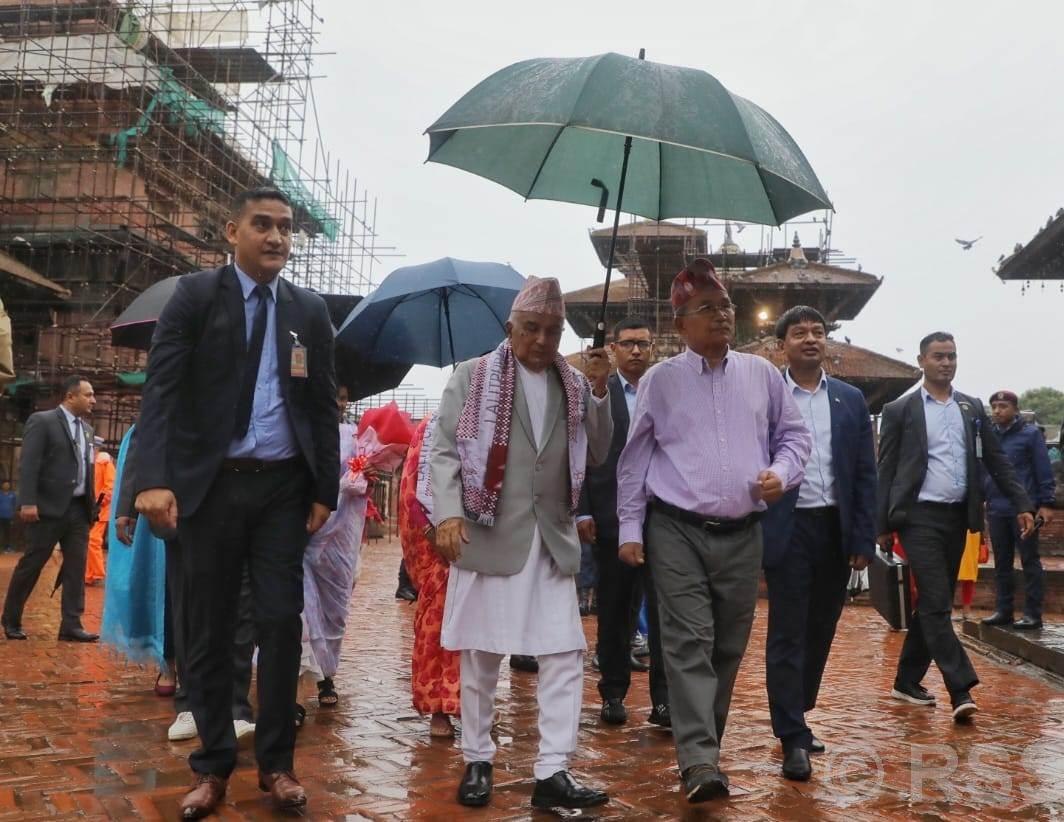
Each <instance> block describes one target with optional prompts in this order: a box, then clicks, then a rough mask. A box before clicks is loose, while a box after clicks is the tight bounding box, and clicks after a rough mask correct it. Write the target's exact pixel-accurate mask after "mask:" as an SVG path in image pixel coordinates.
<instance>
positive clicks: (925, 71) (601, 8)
mask: <svg viewBox="0 0 1064 822" xmlns="http://www.w3.org/2000/svg"><path fill="white" fill-rule="evenodd" d="M317 8H318V11H319V12H320V13H321V14H322V16H323V17H324V20H325V23H324V27H323V39H322V44H321V47H322V50H323V51H331V52H335V54H334V55H331V56H325V57H322V58H321V59H320V62H319V66H320V68H321V70H322V71H323V72H324V73H325V74H327V75H328V76H327V77H326V79H324V80H319V81H317V83H316V85H315V89H316V97H317V104H318V111H319V114H320V118H321V125H322V129H323V131H324V136H325V141H326V145H327V146H329V147H330V148H331V149H332V150H333V151H338V152H339V154H340V157H341V159H342V160H343V161H344V162H345V163H346V165H347V166H348V167H349V168H350V169H351V170H352V172H353V174H355V175H357V177H358V178H359V182H360V184H362V185H364V186H366V187H368V189H369V190H370V191H371V192H372V193H373V194H374V195H376V197H377V198H378V202H379V211H378V224H377V225H378V229H379V231H380V232H381V234H382V235H383V239H384V241H385V242H386V243H387V244H394V245H395V246H397V247H398V250H399V251H400V252H401V253H402V254H403V255H404V257H403V259H386V260H384V261H383V263H382V265H380V266H379V267H378V268H377V271H376V277H377V279H378V280H379V279H380V278H381V277H382V276H383V275H384V274H386V273H387V272H388V271H390V270H392V269H393V268H395V267H398V266H400V265H407V264H413V263H417V262H424V261H428V260H433V259H436V258H438V257H443V256H451V257H460V258H465V259H474V260H496V261H502V262H509V263H510V264H512V265H513V266H514V267H515V268H516V269H517V270H518V271H520V272H521V273H522V274H526V275H528V274H536V275H539V276H556V277H558V278H559V279H560V280H561V282H562V287H563V289H564V290H571V289H574V288H579V287H581V286H585V285H591V284H593V283H595V282H600V281H601V280H602V279H603V275H604V271H603V269H602V267H601V266H600V265H599V263H598V260H597V258H596V256H595V253H594V251H593V249H592V247H591V243H590V242H589V240H588V229H590V228H593V227H596V226H595V224H594V216H595V215H594V212H593V210H592V209H589V208H587V207H583V206H574V205H568V204H562V203H552V202H543V201H529V202H527V203H526V202H524V201H523V200H522V199H521V198H520V197H519V196H517V195H516V194H514V193H512V192H511V191H509V190H507V189H504V188H503V187H501V186H499V185H497V184H495V183H492V182H489V181H486V180H483V179H480V178H477V177H474V176H473V175H471V174H468V173H466V172H462V171H459V170H457V169H454V168H451V167H448V166H442V165H437V164H425V163H424V159H425V156H426V154H427V149H428V138H427V137H425V136H423V134H422V132H423V131H424V129H425V128H426V127H427V126H428V125H430V124H431V123H432V122H433V121H434V120H435V119H436V118H437V117H439V116H440V115H441V114H442V113H443V112H444V111H445V110H446V109H447V108H448V107H449V106H450V105H451V104H453V103H454V102H455V101H456V100H457V99H458V98H459V97H460V96H461V95H462V94H464V93H465V92H466V91H468V90H469V89H470V88H471V87H472V86H474V85H475V84H476V83H477V82H479V81H480V80H482V79H483V78H484V77H486V76H488V75H489V74H491V73H492V72H494V71H496V70H497V69H499V68H502V67H503V66H506V65H509V64H511V63H514V62H517V61H519V60H523V59H527V58H531V57H571V56H585V55H591V54H599V53H602V52H606V51H617V52H622V53H626V54H631V55H635V54H636V53H637V52H638V50H639V49H640V48H641V47H642V48H646V50H647V58H648V59H652V60H654V61H657V62H663V63H673V64H677V65H685V66H691V67H696V68H700V69H704V70H706V71H708V72H709V73H711V74H713V75H714V76H715V77H716V78H717V79H719V80H720V81H721V82H722V83H724V85H725V86H726V87H727V88H728V89H729V90H731V91H732V92H734V93H737V94H739V95H742V96H744V97H747V98H749V99H751V100H753V101H754V102H756V103H758V104H759V105H761V106H762V107H763V108H765V109H766V110H768V111H769V112H770V113H771V114H773V115H774V116H775V117H776V118H777V119H778V120H779V121H780V122H781V123H782V124H783V126H784V127H785V128H786V129H787V130H788V131H789V132H790V133H791V135H792V136H793V137H794V138H795V140H796V141H797V142H798V144H799V145H800V146H801V147H802V149H803V150H804V151H805V153H806V156H807V157H808V158H809V161H810V163H811V164H812V166H813V168H814V169H815V171H816V172H817V175H818V176H819V178H820V181H821V182H822V183H823V185H824V187H825V188H826V190H827V191H828V194H829V196H830V197H831V199H832V201H833V202H834V204H835V208H836V217H835V233H834V241H833V243H832V245H833V246H834V247H835V248H838V249H841V250H843V251H844V252H846V254H847V255H849V256H852V257H855V258H856V259H857V261H858V262H859V263H860V264H861V265H862V266H863V269H864V270H865V271H867V272H871V273H873V274H876V275H878V276H882V277H883V278H884V280H883V284H882V286H881V287H880V289H879V291H878V292H877V293H876V295H875V296H874V297H873V298H872V300H871V301H870V302H869V303H868V306H867V307H866V308H865V310H864V311H863V312H862V313H861V315H860V317H859V318H858V319H857V320H855V321H853V322H850V323H845V324H844V325H843V328H842V329H841V330H840V331H839V332H838V333H837V334H836V335H835V336H836V337H839V338H841V337H842V335H843V334H845V335H847V336H849V337H850V338H851V340H852V341H853V342H854V343H855V344H857V345H861V346H865V347H867V348H871V349H873V350H876V351H879V352H881V353H884V354H888V355H890V356H895V357H898V358H899V359H903V360H907V361H915V357H916V353H917V342H918V340H919V339H920V337H921V336H923V334H925V333H927V332H928V331H931V330H937V329H943V330H949V331H952V332H953V333H954V334H955V335H956V337H957V342H958V347H959V358H960V367H959V371H958V376H957V387H958V388H959V389H961V390H964V391H967V392H970V393H975V394H978V395H980V396H982V397H984V398H986V397H987V395H988V394H989V393H990V392H992V391H993V390H996V389H997V388H1002V387H1008V388H1011V389H1014V390H1016V391H1022V390H1024V389H1027V388H1032V387H1035V386H1039V385H1046V384H1048V385H1055V386H1057V387H1062V388H1064V380H1061V379H1059V375H1058V373H1057V372H1058V367H1059V359H1060V353H1059V352H1060V349H1061V346H1060V339H1061V320H1060V314H1061V308H1062V307H1064V293H1062V292H1061V289H1060V284H1059V283H1052V284H1047V285H1046V287H1045V289H1044V290H1043V289H1042V288H1041V286H1040V284H1035V285H1034V286H1033V288H1032V290H1031V291H1029V292H1028V294H1026V295H1021V293H1020V284H1009V285H1004V284H1002V283H1001V282H1000V281H999V280H998V279H997V278H996V277H995V276H994V275H993V273H992V272H991V267H992V266H993V265H994V264H995V262H996V261H997V258H998V256H999V255H1001V254H1002V253H1008V252H1010V251H1011V249H1012V247H1013V245H1015V244H1016V243H1017V242H1022V243H1026V242H1027V241H1028V240H1029V239H1030V238H1031V237H1032V236H1033V235H1034V233H1035V232H1036V230H1037V229H1038V228H1039V227H1040V226H1042V225H1044V224H1045V222H1046V219H1047V217H1048V216H1049V215H1050V214H1052V213H1053V212H1055V211H1056V210H1057V208H1059V207H1061V206H1064V150H1062V149H1061V135H1064V95H1062V94H1061V89H1060V84H1061V78H1062V77H1064V71H1062V69H1064V51H1062V49H1061V47H1060V32H1061V31H1062V30H1064V4H1060V3H1059V2H1051V1H1050V0H1043V1H1040V2H1022V3H1016V4H1012V5H1010V6H1009V8H1008V10H1007V11H1006V10H1005V7H1004V6H1002V5H1001V4H996V3H993V4H992V3H986V4H982V3H979V4H977V3H971V2H942V1H940V2H927V1H926V0H924V2H919V3H917V2H892V3H873V2H857V0H846V1H844V0H815V2H802V1H801V0H791V1H790V2H788V3H778V2H768V1H767V0H761V1H760V2H759V1H758V0H747V1H746V2H743V3H731V4H721V3H706V2H697V3H693V2H692V3H688V2H670V3H659V4H654V3H645V2H627V0H620V1H619V2H611V3H583V2H571V1H570V2H557V1H556V0H541V1H540V2H537V3H528V4H513V3H499V2H492V3H486V2H463V0H458V2H452V3H439V2H421V1H420V0H401V2H392V3H386V2H350V0H318V3H317ZM804 231H805V232H808V233H807V234H805V235H804V236H803V241H804V243H805V244H806V245H812V244H815V240H816V232H815V230H814V228H813V227H811V226H806V227H805V229H804ZM758 233H759V232H758V229H757V228H756V227H752V228H751V229H747V231H746V232H745V233H744V234H743V235H740V236H739V237H738V239H739V240H740V242H741V243H742V242H743V241H746V238H747V237H749V235H750V234H753V235H754V237H753V238H751V240H750V241H749V242H747V243H746V244H747V245H754V246H756V244H757V238H758ZM980 234H982V235H984V237H983V239H982V240H981V241H980V242H979V243H978V244H977V245H976V246H975V247H974V248H973V249H972V250H971V251H963V250H961V248H960V247H959V246H958V245H957V244H956V243H955V242H954V238H956V237H962V238H974V237H976V236H978V235H980ZM709 239H710V242H711V243H712V244H714V245H716V244H718V243H719V242H720V239H721V237H720V231H719V230H715V231H711V234H710V238H709ZM574 345H575V336H574V335H572V334H570V335H569V338H568V339H567V340H566V344H565V345H563V347H568V348H569V349H570V350H571V348H572V347H573V346H574ZM898 349H902V350H901V351H900V352H899V351H898ZM446 373H449V369H448V370H447V372H438V371H436V370H435V369H423V368H418V369H416V370H415V372H413V376H414V379H415V381H416V382H418V383H420V384H422V385H424V386H425V387H426V390H427V391H428V393H430V394H438V392H439V390H440V389H441V387H442V385H443V382H444V380H445V377H446Z"/></svg>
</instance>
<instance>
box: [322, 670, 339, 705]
mask: <svg viewBox="0 0 1064 822" xmlns="http://www.w3.org/2000/svg"><path fill="white" fill-rule="evenodd" d="M339 701H340V695H339V694H338V693H336V688H335V687H334V686H333V681H332V677H331V676H327V677H325V679H323V680H321V682H319V683H318V704H319V705H321V707H323V708H333V707H335V706H336V704H337V703H338V702H339Z"/></svg>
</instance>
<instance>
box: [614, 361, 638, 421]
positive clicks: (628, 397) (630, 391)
mask: <svg viewBox="0 0 1064 822" xmlns="http://www.w3.org/2000/svg"><path fill="white" fill-rule="evenodd" d="M617 379H619V380H620V381H621V390H622V391H624V404H625V405H627V406H628V424H629V425H631V424H632V417H634V416H635V397H636V393H637V391H636V387H635V386H634V385H632V384H631V383H630V382H628V380H626V379H625V378H624V374H622V373H621V372H620V371H618V372H617Z"/></svg>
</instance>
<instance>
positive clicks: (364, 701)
mask: <svg viewBox="0 0 1064 822" xmlns="http://www.w3.org/2000/svg"><path fill="white" fill-rule="evenodd" d="M398 563H399V549H398V545H396V544H394V543H386V542H379V543H375V544H372V545H370V546H368V547H367V548H366V549H365V555H364V562H363V572H362V579H361V580H360V581H359V584H358V588H357V589H356V592H355V601H354V604H353V607H352V616H351V627H350V631H349V634H348V637H347V640H346V643H345V647H344V655H343V663H342V666H341V672H340V675H339V677H338V679H337V687H338V690H339V691H340V696H341V703H340V706H339V707H338V708H335V709H332V710H320V709H318V708H317V706H316V700H315V699H314V698H313V694H312V692H313V685H309V684H308V686H307V689H306V699H305V702H306V704H307V705H308V707H309V717H308V721H307V725H306V727H305V728H304V729H303V730H302V731H301V733H300V738H299V747H298V749H297V753H296V768H297V771H298V773H299V775H300V777H301V779H302V781H303V784H304V785H305V786H306V788H307V791H308V794H309V796H310V805H309V808H308V812H307V814H306V816H307V817H308V818H311V819H352V820H357V819H389V820H390V819H456V818H470V819H484V820H488V819H493V820H494V819H523V818H529V817H530V816H531V815H532V814H531V811H530V808H529V798H530V795H531V791H532V776H531V770H532V761H533V759H534V758H535V748H536V704H535V690H534V687H535V675H530V674H522V673H513V674H511V673H510V671H509V669H508V667H507V666H506V665H505V664H504V665H503V677H502V680H501V682H500V688H499V708H500V711H501V724H500V727H499V754H498V758H497V760H496V792H495V796H494V799H493V802H492V806H491V808H490V809H485V810H476V811H474V810H466V809H463V808H461V807H460V806H458V805H457V804H456V803H455V801H454V793H455V787H456V783H457V780H458V778H459V776H460V774H461V772H462V762H461V753H460V751H459V750H458V749H457V747H456V746H455V744H454V743H453V742H452V741H438V740H430V739H429V736H428V721H427V719H424V718H421V717H419V716H417V715H416V714H415V712H414V711H413V710H412V708H411V707H410V699H409V659H408V656H407V654H408V652H409V648H410V643H411V631H412V628H411V626H412V620H413V607H412V606H411V605H410V604H408V603H404V602H398V601H396V600H395V599H394V598H393V593H394V590H395V579H396V569H397V567H398ZM13 565H14V557H11V556H4V557H0V587H2V588H3V589H4V590H6V587H7V581H8V579H9V578H10V574H11V569H12V567H13ZM52 573H54V571H53V570H46V571H45V577H44V579H45V581H46V582H47V581H49V580H50V578H51V577H50V575H51V574H52ZM46 587H47V586H46V585H45V584H44V583H42V584H41V585H40V586H39V588H38V590H37V591H36V592H35V594H34V596H33V598H32V599H31V601H30V605H29V608H28V609H27V613H26V617H25V620H24V628H25V629H26V631H27V632H28V633H29V634H30V640H29V641H28V642H19V643H15V642H6V643H2V644H0V821H2V820H15V819H17V820H29V819H39V818H59V819H104V818H112V819H136V818H142V819H176V818H177V803H178V800H179V798H180V797H181V795H182V794H183V792H184V790H185V786H186V783H187V780H188V771H187V767H186V764H185V757H186V756H187V755H188V753H189V752H190V751H191V750H192V748H193V747H194V745H195V743H194V742H184V743H169V742H167V741H166V728H167V726H168V724H169V723H170V721H171V720H172V718H173V713H172V709H171V705H170V702H169V700H166V699H160V698H158V697H156V696H154V695H153V693H152V685H153V683H154V679H155V674H154V672H153V671H150V670H146V669H143V668H139V667H136V666H133V665H129V664H126V663H124V662H122V661H121V660H118V659H116V658H115V657H114V655H113V654H111V653H109V652H108V651H106V650H105V649H103V648H100V647H95V646H81V645H75V644H68V643H58V642H57V641H56V639H55V636H56V632H57V628H58V602H56V601H55V600H49V599H48V598H47V595H46V593H45V589H46ZM102 599H103V592H102V590H101V589H99V588H96V589H89V590H88V591H87V601H88V614H87V616H86V627H88V628H90V629H96V628H97V627H98V625H99V616H100V610H101V608H102ZM585 629H586V630H587V631H588V632H589V637H590V636H592V635H593V631H594V618H593V617H590V618H588V619H585ZM764 630H765V613H764V603H762V605H761V611H760V612H759V614H758V619H757V622H756V624H755V628H754V637H753V639H752V641H751V648H750V652H749V653H748V655H747V658H746V660H745V661H744V663H743V667H742V670H741V672H740V675H739V681H738V685H737V688H736V696H735V700H734V702H733V708H732V715H731V722H730V724H729V728H728V733H727V735H726V737H725V740H724V752H723V756H722V767H723V768H724V769H725V770H726V771H727V773H728V774H729V776H730V778H731V782H732V796H731V797H730V798H729V799H727V800H724V801H717V802H713V803H708V804H706V805H700V806H696V807H690V806H687V805H686V803H685V802H684V800H683V798H682V796H681V795H680V792H679V783H678V780H677V774H676V770H675V761H674V759H673V748H672V743H671V737H670V736H669V735H668V734H667V733H665V732H662V731H660V730H659V729H656V728H654V727H653V726H649V725H646V724H645V723H644V722H643V720H644V718H645V716H646V713H647V710H648V707H649V706H648V697H647V690H646V678H645V675H642V674H636V675H634V676H635V685H634V688H633V693H632V694H631V695H630V697H629V700H628V705H629V709H630V711H631V718H630V720H629V723H628V724H627V725H626V726H623V727H620V728H618V727H614V726H603V725H602V724H601V723H600V722H599V720H598V707H599V704H598V700H597V694H596V691H595V675H594V673H593V672H592V671H591V669H590V667H589V668H588V676H587V679H586V686H585V696H584V712H583V719H582V721H581V728H580V738H579V750H578V753H577V756H576V758H575V760H574V761H573V763H572V767H573V770H574V772H575V773H576V774H577V775H578V776H579V777H580V778H582V779H584V780H585V781H587V782H589V783H592V784H595V785H598V786H601V787H604V788H606V789H607V790H609V791H610V794H611V799H612V801H611V802H610V804H609V805H607V806H605V807H604V808H601V809H597V810H596V811H595V812H594V813H589V814H585V816H586V817H587V818H591V817H594V818H601V819H669V818H687V819H706V820H709V819H722V820H724V819H727V820H746V819H750V820H805V819H809V820H819V819H823V820H846V822H862V821H863V820H881V819H912V818H920V819H968V820H982V819H988V820H989V819H1005V818H1023V819H1042V818H1052V817H1056V816H1059V815H1061V814H1064V687H1061V685H1060V684H1059V683H1057V682H1055V681H1053V680H1051V679H1048V678H1046V677H1044V676H1042V675H1039V674H1037V673H1035V672H1034V669H1033V668H1031V667H1030V666H1029V665H1026V664H1015V663H1010V662H1009V660H1007V659H1005V658H1004V657H993V658H991V657H987V656H983V655H978V656H976V657H975V658H974V662H975V665H976V668H977V670H978V671H979V674H980V677H981V679H982V681H983V684H982V686H981V687H980V688H978V689H976V691H975V693H974V695H975V698H976V700H977V702H978V703H979V706H980V709H981V712H980V713H979V714H978V716H977V718H976V720H975V722H974V723H973V724H971V725H970V726H955V725H954V724H953V723H952V722H951V720H950V717H949V712H948V710H947V708H946V705H947V704H948V698H947V695H946V693H945V691H944V689H943V687H942V683H941V679H940V678H939V677H938V676H937V673H936V672H935V670H934V669H932V674H931V675H930V676H929V677H928V679H927V682H926V683H925V684H927V685H928V686H929V687H930V689H931V691H932V692H933V693H934V694H935V695H936V696H937V697H938V699H939V702H940V704H939V707H937V708H931V709H929V708H919V707H909V706H907V705H904V704H903V703H900V702H897V701H895V700H892V699H891V698H890V697H889V690H890V685H891V679H892V674H893V663H894V660H895V659H896V658H897V654H898V651H899V648H900V644H901V635H900V634H894V633H891V632H889V631H888V630H887V629H886V628H885V626H884V624H883V623H882V622H881V621H880V620H879V619H878V617H877V616H876V614H875V613H874V612H873V611H872V610H871V609H869V608H867V607H860V606H858V607H849V608H847V609H846V611H845V613H844V615H843V622H842V625H841V626H840V636H839V638H838V640H837V642H836V645H835V649H834V652H833V655H832V659H831V662H830V664H829V667H828V671H827V675H826V677H825V684H824V689H823V691H822V694H821V697H822V698H821V704H820V706H819V707H818V708H817V709H816V710H815V711H814V712H813V713H812V714H811V715H810V718H811V724H812V726H813V728H814V731H815V732H816V734H817V735H818V736H819V737H820V738H821V739H823V740H824V741H825V743H826V744H827V745H828V753H827V754H825V755H823V756H820V757H817V758H815V760H814V768H815V772H814V777H813V779H812V781H810V782H807V783H792V782H787V781H785V780H783V779H782V778H780V777H779V775H778V774H779V766H780V762H781V755H780V750H779V746H778V745H777V744H776V742H775V740H774V739H773V738H772V736H771V732H770V730H769V724H768V711H767V706H766V701H765V688H764V662H763V655H764ZM275 816H276V814H274V812H273V811H272V810H271V808H270V806H269V804H268V802H267V800H266V799H265V798H264V796H263V795H262V794H261V793H259V791H258V790H257V787H256V784H255V765H254V760H253V757H252V754H251V748H250V746H249V745H247V744H246V743H245V744H243V745H242V749H241V754H240V761H239V768H238V770H237V772H236V773H235V774H234V777H233V779H232V781H231V782H230V791H229V794H228V797H227V804H226V805H225V807H224V809H223V811H222V812H221V814H220V815H219V818H220V819H228V820H236V819H269V818H274V817H275ZM541 816H542V818H549V815H542V814H541Z"/></svg>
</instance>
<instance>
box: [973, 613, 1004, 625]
mask: <svg viewBox="0 0 1064 822" xmlns="http://www.w3.org/2000/svg"><path fill="white" fill-rule="evenodd" d="M979 622H980V624H982V625H1010V624H1012V614H1005V613H1002V612H1001V611H995V612H994V613H993V614H991V615H990V616H988V617H983V618H982V619H981V620H979Z"/></svg>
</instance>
